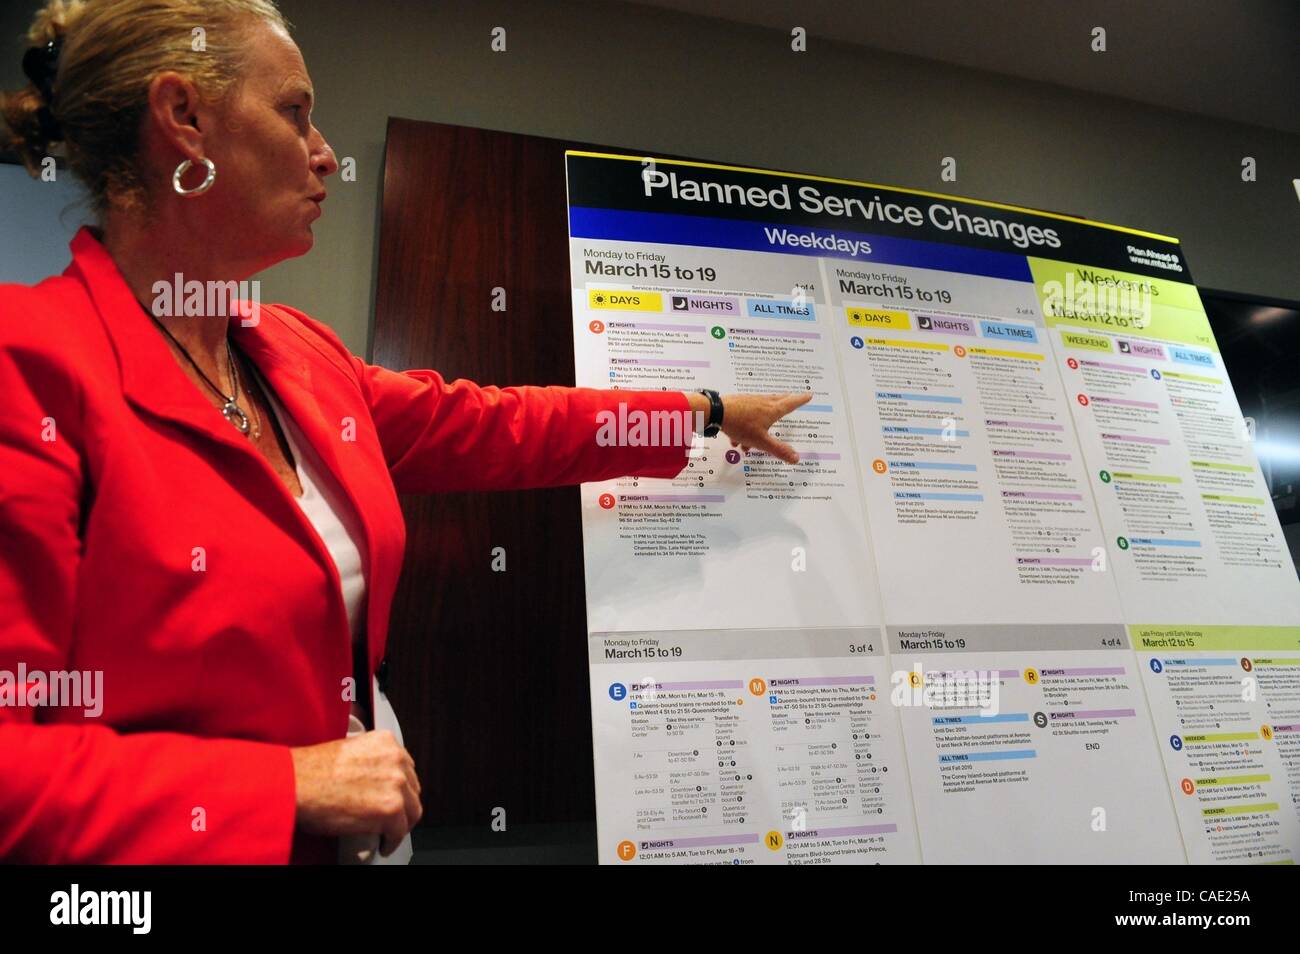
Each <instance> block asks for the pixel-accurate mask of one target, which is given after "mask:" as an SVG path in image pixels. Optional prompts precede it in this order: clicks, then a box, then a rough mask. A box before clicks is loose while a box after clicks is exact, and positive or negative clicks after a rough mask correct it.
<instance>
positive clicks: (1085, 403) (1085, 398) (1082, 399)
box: [1079, 394, 1088, 407]
mask: <svg viewBox="0 0 1300 954" xmlns="http://www.w3.org/2000/svg"><path fill="white" fill-rule="evenodd" d="M1079 403H1080V404H1082V405H1083V406H1084V407H1087V406H1088V395H1086V394H1080V395H1079Z"/></svg>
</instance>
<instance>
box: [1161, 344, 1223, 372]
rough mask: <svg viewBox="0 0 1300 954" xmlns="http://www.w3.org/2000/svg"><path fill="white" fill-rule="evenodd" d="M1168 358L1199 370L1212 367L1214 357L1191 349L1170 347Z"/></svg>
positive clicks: (1206, 352) (1205, 352)
mask: <svg viewBox="0 0 1300 954" xmlns="http://www.w3.org/2000/svg"><path fill="white" fill-rule="evenodd" d="M1169 357H1171V358H1173V359H1174V360H1175V361H1178V362H1180V363H1182V364H1194V365H1196V366H1198V367H1201V368H1212V367H1214V355H1212V354H1210V353H1209V352H1208V351H1193V350H1192V349H1191V348H1175V347H1170V349H1169Z"/></svg>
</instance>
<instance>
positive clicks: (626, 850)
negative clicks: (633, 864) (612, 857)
mask: <svg viewBox="0 0 1300 954" xmlns="http://www.w3.org/2000/svg"><path fill="white" fill-rule="evenodd" d="M618 856H619V858H621V859H622V860H623V861H631V860H632V859H633V858H635V857H636V845H635V844H633V843H632V842H630V841H620V842H619V843H618Z"/></svg>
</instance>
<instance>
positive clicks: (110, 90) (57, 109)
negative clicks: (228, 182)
mask: <svg viewBox="0 0 1300 954" xmlns="http://www.w3.org/2000/svg"><path fill="white" fill-rule="evenodd" d="M259 20H260V21H264V22H269V23H271V24H273V25H276V26H279V27H281V28H282V29H285V30H286V31H287V30H288V24H287V23H286V21H285V19H284V17H283V16H282V15H281V14H280V11H279V10H278V9H276V6H275V3H274V0H47V2H46V4H45V6H44V8H42V9H41V10H40V11H39V12H37V14H36V18H35V20H34V21H33V23H32V26H31V29H30V30H29V31H28V33H27V39H28V41H29V42H30V43H31V44H32V45H33V46H38V47H44V46H45V45H46V44H48V43H50V42H51V41H56V42H61V44H62V48H61V51H60V53H59V57H58V72H57V73H56V75H55V77H54V81H53V84H52V89H51V97H50V101H49V102H48V103H47V102H46V101H45V97H44V96H43V95H42V93H41V91H40V90H39V89H38V88H37V87H36V85H35V84H34V83H32V84H28V85H27V87H26V88H24V89H21V90H15V91H13V92H10V93H3V94H0V117H2V118H3V119H4V122H5V125H6V126H7V127H8V136H7V139H8V143H7V144H8V146H9V148H11V149H13V150H15V151H16V152H17V153H18V155H19V157H20V158H21V159H22V161H23V164H24V165H25V166H27V169H28V171H29V172H31V173H32V175H36V174H37V172H38V170H39V167H40V165H41V163H42V160H44V159H45V157H46V156H48V155H51V154H52V151H57V146H55V143H57V142H62V144H63V151H64V152H65V154H66V157H67V161H68V165H69V167H70V168H71V169H72V171H73V173H74V174H75V175H76V176H77V178H79V179H80V180H81V181H82V182H83V183H85V185H86V188H87V189H88V190H89V192H90V198H91V201H92V203H93V205H94V207H95V209H96V211H97V212H100V213H102V212H104V211H105V210H106V209H108V208H109V207H110V206H117V207H123V208H130V207H138V206H143V205H144V204H145V202H146V199H147V196H148V190H147V189H146V185H145V181H144V177H143V175H142V170H141V163H140V127H141V122H142V120H143V118H144V115H145V112H146V109H147V106H148V94H149V83H150V81H151V80H152V79H153V78H154V77H155V76H156V75H158V74H159V73H161V72H164V71H167V70H175V71H176V72H177V73H180V74H181V75H182V76H186V77H188V78H189V79H190V80H192V81H193V82H194V84H195V86H197V87H198V88H199V90H200V94H201V95H202V96H203V98H204V100H205V101H207V102H209V103H211V104H214V105H215V104H217V103H220V102H221V100H222V99H223V98H224V97H225V96H226V94H227V93H229V92H230V90H231V88H232V87H233V86H234V85H235V84H236V83H237V82H238V80H239V77H240V71H241V67H242V65H243V52H244V51H243V45H244V44H243V36H244V31H245V29H246V28H247V27H248V26H250V25H251V24H252V23H254V22H257V21H259ZM42 107H48V114H47V115H46V116H45V117H42V114H41V109H42ZM51 116H52V118H53V121H54V129H53V130H52V129H51V124H50V122H49V118H50V117H51ZM42 118H44V119H45V122H42Z"/></svg>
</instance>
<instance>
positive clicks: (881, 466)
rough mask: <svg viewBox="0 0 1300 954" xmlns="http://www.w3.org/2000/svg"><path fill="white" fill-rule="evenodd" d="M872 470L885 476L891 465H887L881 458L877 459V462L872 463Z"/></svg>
mask: <svg viewBox="0 0 1300 954" xmlns="http://www.w3.org/2000/svg"><path fill="white" fill-rule="evenodd" d="M871 469H872V470H874V471H875V472H876V473H877V474H883V473H884V472H885V471H887V470H889V465H888V464H886V463H885V462H884V461H883V460H881V459H880V458H879V457H877V458H876V459H875V460H873V461H872V462H871Z"/></svg>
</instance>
